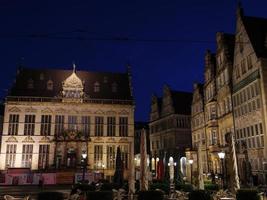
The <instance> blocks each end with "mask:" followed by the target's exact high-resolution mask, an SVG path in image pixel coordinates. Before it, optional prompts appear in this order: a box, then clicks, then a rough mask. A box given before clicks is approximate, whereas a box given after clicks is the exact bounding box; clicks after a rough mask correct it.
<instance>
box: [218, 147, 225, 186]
mask: <svg viewBox="0 0 267 200" xmlns="http://www.w3.org/2000/svg"><path fill="white" fill-rule="evenodd" d="M218 156H219V158H220V160H221V173H222V188H224V185H225V184H224V164H223V160H224V158H225V153H224V152H223V151H222V152H219V153H218Z"/></svg>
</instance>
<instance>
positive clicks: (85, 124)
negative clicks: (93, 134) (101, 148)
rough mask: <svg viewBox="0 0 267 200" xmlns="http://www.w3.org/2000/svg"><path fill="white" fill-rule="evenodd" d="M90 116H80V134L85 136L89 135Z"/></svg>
mask: <svg viewBox="0 0 267 200" xmlns="http://www.w3.org/2000/svg"><path fill="white" fill-rule="evenodd" d="M90 124H91V123H90V116H82V124H81V125H82V127H81V130H82V133H83V134H84V135H85V136H89V135H90Z"/></svg>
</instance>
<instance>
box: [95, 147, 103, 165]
mask: <svg viewBox="0 0 267 200" xmlns="http://www.w3.org/2000/svg"><path fill="white" fill-rule="evenodd" d="M102 164H103V146H102V145H95V146H94V165H95V166H94V168H95V169H101V167H102Z"/></svg>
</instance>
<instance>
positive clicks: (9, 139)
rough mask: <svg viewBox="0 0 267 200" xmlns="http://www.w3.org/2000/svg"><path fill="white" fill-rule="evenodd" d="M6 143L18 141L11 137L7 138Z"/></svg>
mask: <svg viewBox="0 0 267 200" xmlns="http://www.w3.org/2000/svg"><path fill="white" fill-rule="evenodd" d="M6 142H18V140H17V138H15V137H14V136H11V137H9V138H7V140H6Z"/></svg>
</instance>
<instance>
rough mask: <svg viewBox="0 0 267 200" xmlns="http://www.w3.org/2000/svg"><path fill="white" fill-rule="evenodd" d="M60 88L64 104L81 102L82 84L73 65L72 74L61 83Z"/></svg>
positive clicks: (82, 94)
mask: <svg viewBox="0 0 267 200" xmlns="http://www.w3.org/2000/svg"><path fill="white" fill-rule="evenodd" d="M62 88H63V90H62V96H63V101H64V102H82V100H83V96H84V92H83V91H84V87H83V82H82V81H81V79H80V78H79V77H78V76H77V74H76V66H75V64H73V72H72V74H71V75H70V76H69V77H68V78H67V79H66V80H65V81H64V82H63V84H62Z"/></svg>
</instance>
